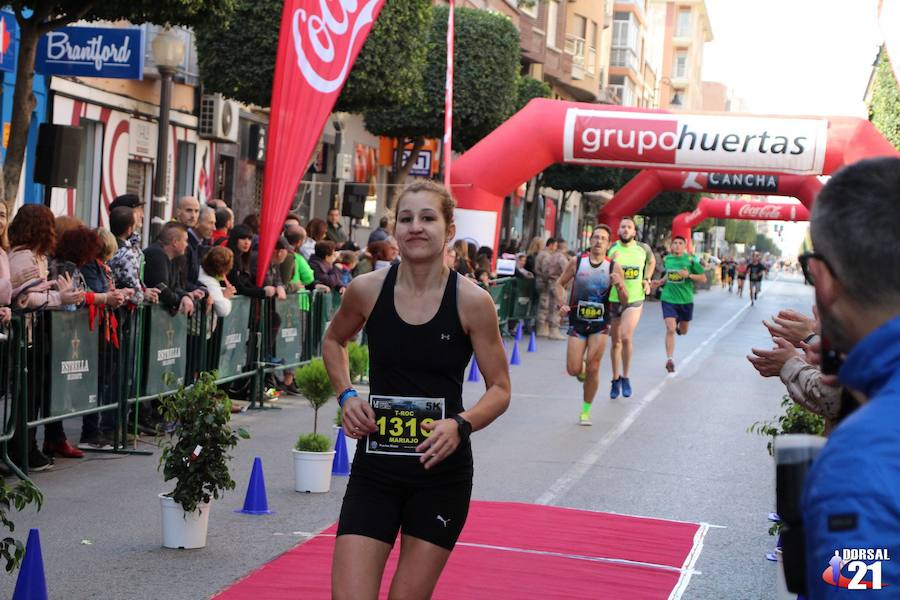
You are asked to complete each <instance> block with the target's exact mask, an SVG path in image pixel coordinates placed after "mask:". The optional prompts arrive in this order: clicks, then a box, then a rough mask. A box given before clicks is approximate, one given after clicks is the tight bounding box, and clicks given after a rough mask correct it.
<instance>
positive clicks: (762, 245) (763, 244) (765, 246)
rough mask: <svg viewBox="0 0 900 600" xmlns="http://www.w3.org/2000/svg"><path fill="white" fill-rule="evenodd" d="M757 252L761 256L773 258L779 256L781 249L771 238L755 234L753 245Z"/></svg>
mask: <svg viewBox="0 0 900 600" xmlns="http://www.w3.org/2000/svg"><path fill="white" fill-rule="evenodd" d="M753 245H754V246H755V248H756V250H757V251H759V252H762V253H763V254H771V255H773V256H781V248H779V247H778V245H777V244H776V243H775V241H774V240H772V238H770V237H769V236H767V235H763V234H761V233H757V234H756V241H755V242H754V244H753Z"/></svg>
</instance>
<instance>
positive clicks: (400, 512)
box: [337, 474, 472, 550]
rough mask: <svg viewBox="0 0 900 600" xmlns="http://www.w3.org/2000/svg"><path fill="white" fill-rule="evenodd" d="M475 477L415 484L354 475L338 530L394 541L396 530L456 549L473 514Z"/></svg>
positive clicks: (443, 546) (343, 533)
mask: <svg viewBox="0 0 900 600" xmlns="http://www.w3.org/2000/svg"><path fill="white" fill-rule="evenodd" d="M471 496H472V482H471V480H470V481H468V482H463V483H452V484H448V485H439V486H428V487H412V486H408V485H397V484H395V483H386V482H381V481H378V480H376V479H373V478H371V477H366V476H360V475H359V474H354V476H351V478H350V482H349V483H348V485H347V492H346V493H345V494H344V503H343V505H342V506H341V517H340V520H339V521H338V530H337V535H339V536H341V535H363V536H366V537H370V538H374V539H376V540H380V541H382V542H384V543H386V544H390V545H391V546H393V545H394V540H396V539H397V532H398V531H399V532H401V533H403V534H404V535H411V536H413V537H415V538H419V539H421V540H425V541H426V542H430V543H432V544H435V545H437V546H441V547H442V548H446V549H447V550H453V546H454V545H455V544H456V540H457V539H458V538H459V534H460V533H462V528H463V525H465V523H466V517H467V516H468V514H469V499H470V498H471Z"/></svg>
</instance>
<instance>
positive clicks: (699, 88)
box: [647, 0, 713, 110]
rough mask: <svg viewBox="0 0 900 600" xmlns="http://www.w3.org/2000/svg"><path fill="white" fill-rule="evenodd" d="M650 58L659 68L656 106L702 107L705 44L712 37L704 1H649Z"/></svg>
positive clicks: (678, 108) (691, 108)
mask: <svg viewBox="0 0 900 600" xmlns="http://www.w3.org/2000/svg"><path fill="white" fill-rule="evenodd" d="M648 5H649V6H648V13H649V14H648V21H649V23H650V24H651V27H650V28H651V31H652V35H651V36H650V39H649V42H648V49H647V50H648V55H649V56H648V59H649V61H650V62H651V64H654V65H658V68H659V74H660V77H659V85H658V89H659V92H658V94H656V96H657V104H656V105H657V106H658V107H659V108H668V109H674V110H702V109H703V97H704V94H703V84H702V80H701V71H702V67H703V45H704V44H705V43H706V42H711V41H712V39H713V32H712V26H711V25H710V22H709V14H708V13H707V11H706V2H705V0H678V1H672V0H648Z"/></svg>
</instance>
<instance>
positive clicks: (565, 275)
mask: <svg viewBox="0 0 900 600" xmlns="http://www.w3.org/2000/svg"><path fill="white" fill-rule="evenodd" d="M577 261H578V259H577V258H574V257H573V258H571V259H569V264H567V265H566V268H565V269H563V272H562V275H560V276H559V279H557V280H556V284H555V285H554V286H553V290H554V294H555V295H556V303H557V304H558V305H559V304H563V299H564V298H565V297H566V286H567V285H569V281H571V280H572V278H573V277H574V276H575V263H576V262H577ZM556 308H557V307H555V306H553V307H551V308H550V310H556ZM479 364H480V363H479Z"/></svg>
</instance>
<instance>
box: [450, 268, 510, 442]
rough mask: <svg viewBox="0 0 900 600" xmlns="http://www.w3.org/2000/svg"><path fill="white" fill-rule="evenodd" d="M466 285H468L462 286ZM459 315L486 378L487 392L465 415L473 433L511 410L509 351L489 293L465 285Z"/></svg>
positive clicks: (460, 292)
mask: <svg viewBox="0 0 900 600" xmlns="http://www.w3.org/2000/svg"><path fill="white" fill-rule="evenodd" d="M463 283H465V284H466V285H462V284H463ZM459 300H460V306H459V309H460V310H459V313H460V317H461V321H462V325H463V329H465V330H466V332H467V333H468V335H469V337H470V339H471V340H472V348H473V349H474V351H475V360H476V361H477V362H478V368H479V370H480V371H481V374H482V375H483V376H484V386H485V392H484V394H483V395H482V396H481V398H480V399H479V400H478V402H477V403H475V405H474V406H472V407H471V408H470V409H469V410H466V411H464V412H463V413H461V415H462V417H463V418H464V419H466V420H467V421H469V422H470V423H471V424H472V431H478V430H479V429H484V428H485V427H487V426H488V425H490V424H491V422H492V421H493V420H494V419H496V418H497V417H499V416H500V415H502V414H503V413H504V412H505V411H506V409H507V408H508V407H509V398H510V393H511V389H512V388H511V385H510V382H509V367H508V366H507V364H506V352H505V351H504V349H503V340H502V339H501V338H500V325H499V323H498V321H497V308H496V306H495V305H494V301H493V300H492V299H491V296H490V294H489V293H487V292H486V291H485V290H483V289H481V288H479V287H477V286H475V285H474V284H470V283H469V282H461V283H460V290H459Z"/></svg>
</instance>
